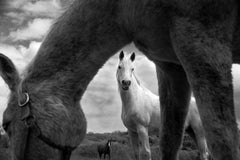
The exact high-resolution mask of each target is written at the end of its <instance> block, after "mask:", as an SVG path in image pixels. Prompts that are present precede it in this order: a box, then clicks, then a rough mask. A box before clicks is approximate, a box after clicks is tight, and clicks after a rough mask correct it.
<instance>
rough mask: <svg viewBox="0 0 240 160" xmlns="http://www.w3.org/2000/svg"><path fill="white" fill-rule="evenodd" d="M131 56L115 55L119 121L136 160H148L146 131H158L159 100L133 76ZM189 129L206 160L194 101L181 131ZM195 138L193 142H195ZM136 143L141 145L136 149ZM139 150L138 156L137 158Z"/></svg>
mask: <svg viewBox="0 0 240 160" xmlns="http://www.w3.org/2000/svg"><path fill="white" fill-rule="evenodd" d="M134 60H135V53H132V54H131V56H130V57H128V56H126V55H124V53H123V51H121V53H120V54H119V64H118V69H117V73H116V76H117V82H118V88H119V91H120V96H121V100H122V116H121V118H122V121H123V123H124V125H125V126H126V127H127V129H128V133H129V136H130V139H131V143H132V147H133V151H134V156H135V158H136V160H139V158H140V159H143V160H151V151H150V145H149V136H148V132H149V129H150V128H159V126H160V122H161V117H160V108H161V107H160V103H159V97H158V96H157V95H155V94H153V93H152V92H151V91H149V90H148V89H147V88H145V87H144V86H143V85H142V84H141V83H140V81H139V80H138V79H137V77H136V75H135V72H134V70H135V68H134V65H133V62H134ZM188 127H190V128H192V130H193V131H194V135H195V136H193V138H194V140H196V142H197V145H198V148H199V151H200V155H201V160H207V159H208V149H207V143H206V139H205V135H204V129H203V126H202V122H201V119H200V116H199V113H198V109H197V106H196V104H195V101H193V100H191V102H190V105H189V111H188V115H187V118H186V123H185V128H188ZM195 138H196V139H195ZM139 144H141V145H140V146H139ZM139 151H140V156H139Z"/></svg>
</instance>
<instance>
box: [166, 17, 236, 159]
mask: <svg viewBox="0 0 240 160" xmlns="http://www.w3.org/2000/svg"><path fill="white" fill-rule="evenodd" d="M226 16H227V15H226ZM224 20H225V19H224ZM227 20H228V19H227V18H226V22H225V21H224V22H221V23H217V24H214V25H208V27H206V26H205V25H204V24H202V22H199V21H197V20H192V19H190V18H186V17H184V18H181V17H175V18H174V20H173V22H174V23H173V28H172V29H171V38H172V42H173V46H174V49H175V51H176V54H177V56H178V58H179V60H180V62H181V64H182V65H183V67H184V69H185V71H186V73H187V77H188V80H189V82H190V84H191V87H192V89H193V92H194V95H195V98H196V102H197V106H198V108H199V113H200V116H201V119H202V123H203V127H204V129H205V131H206V138H207V143H208V148H209V150H210V152H211V154H212V155H213V158H214V159H215V160H239V158H240V155H238V135H237V124H236V117H235V114H234V107H233V88H232V75H231V67H232V54H231V49H230V48H229V46H230V45H229V44H230V41H231V32H232V31H231V29H232V25H231V24H232V22H231V21H227ZM212 26H214V27H215V28H211V27H212Z"/></svg>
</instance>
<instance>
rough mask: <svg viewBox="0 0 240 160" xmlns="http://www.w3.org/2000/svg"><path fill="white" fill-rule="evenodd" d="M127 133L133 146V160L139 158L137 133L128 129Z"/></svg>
mask: <svg viewBox="0 0 240 160" xmlns="http://www.w3.org/2000/svg"><path fill="white" fill-rule="evenodd" d="M128 134H129V136H130V140H131V145H132V148H133V153H134V158H135V160H139V138H138V133H137V132H134V131H130V130H128Z"/></svg>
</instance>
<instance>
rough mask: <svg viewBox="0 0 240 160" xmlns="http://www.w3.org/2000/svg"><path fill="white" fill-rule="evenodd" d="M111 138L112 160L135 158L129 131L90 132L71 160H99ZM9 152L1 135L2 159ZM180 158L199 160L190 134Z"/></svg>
mask: <svg viewBox="0 0 240 160" xmlns="http://www.w3.org/2000/svg"><path fill="white" fill-rule="evenodd" d="M239 133H240V132H239ZM109 139H113V140H114V141H115V142H113V143H112V145H111V160H133V153H132V149H131V147H130V143H129V138H128V134H127V132H113V133H103V134H100V133H88V134H87V135H86V137H85V139H84V141H83V142H82V144H81V145H80V146H79V147H78V148H77V149H76V150H75V151H74V152H73V154H72V157H71V160H99V158H98V153H97V146H98V145H99V144H105V143H106V142H107V140H109ZM158 139H159V138H158V137H156V136H151V137H150V138H149V141H150V145H151V151H152V160H159V153H158V152H159V148H158V144H159V140H158ZM9 153H10V152H9V150H8V149H7V148H6V144H5V143H3V136H1V138H0V160H9V158H8V155H9ZM107 159H108V157H107ZM179 160H199V152H198V150H197V148H196V145H195V143H194V142H193V141H192V139H191V138H190V137H189V136H188V135H185V136H184V143H183V146H182V149H181V151H180V155H179Z"/></svg>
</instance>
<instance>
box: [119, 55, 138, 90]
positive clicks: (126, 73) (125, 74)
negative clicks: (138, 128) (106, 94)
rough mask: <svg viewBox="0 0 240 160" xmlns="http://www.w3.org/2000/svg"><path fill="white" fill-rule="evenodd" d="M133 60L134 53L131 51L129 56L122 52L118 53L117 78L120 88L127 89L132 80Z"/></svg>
mask: <svg viewBox="0 0 240 160" xmlns="http://www.w3.org/2000/svg"><path fill="white" fill-rule="evenodd" d="M134 60H135V53H132V54H131V55H130V57H126V55H124V52H123V51H121V52H120V54H119V64H118V69H117V80H118V84H119V86H121V87H120V88H121V89H122V90H128V89H129V87H130V85H131V83H132V81H131V79H132V75H133V71H134V66H133V62H134Z"/></svg>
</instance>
